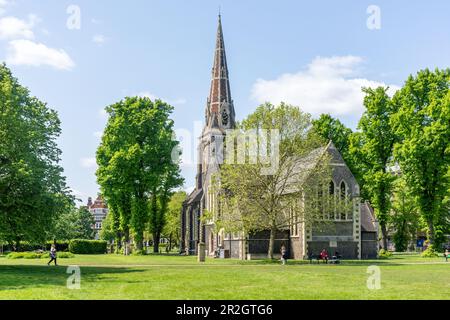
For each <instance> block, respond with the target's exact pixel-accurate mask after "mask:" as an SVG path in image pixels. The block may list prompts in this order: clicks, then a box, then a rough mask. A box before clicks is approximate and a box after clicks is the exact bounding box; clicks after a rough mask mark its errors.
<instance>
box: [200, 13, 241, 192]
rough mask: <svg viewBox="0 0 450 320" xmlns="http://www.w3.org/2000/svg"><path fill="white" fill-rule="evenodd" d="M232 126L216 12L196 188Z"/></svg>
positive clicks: (216, 158) (214, 165) (202, 185)
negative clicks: (214, 39) (214, 38)
mask: <svg viewBox="0 0 450 320" xmlns="http://www.w3.org/2000/svg"><path fill="white" fill-rule="evenodd" d="M234 128H235V111H234V104H233V99H232V98H231V89H230V80H229V73H228V65H227V57H226V52H225V41H224V37H223V30H222V18H221V15H220V14H219V21H218V26H217V34H216V46H215V50H214V61H213V67H212V72H211V85H210V90H209V96H208V98H207V101H206V108H205V126H204V128H203V132H202V136H201V137H200V141H199V148H198V156H199V158H198V159H199V164H198V168H197V177H196V180H197V181H196V187H197V188H201V189H208V188H207V186H206V187H205V184H208V181H207V179H208V176H211V175H212V174H213V173H214V172H216V171H217V170H218V169H219V168H218V166H219V165H220V164H221V163H222V161H223V143H224V139H225V134H226V130H229V129H234Z"/></svg>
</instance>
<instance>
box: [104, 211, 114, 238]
mask: <svg viewBox="0 0 450 320" xmlns="http://www.w3.org/2000/svg"><path fill="white" fill-rule="evenodd" d="M113 219H114V213H112V212H111V211H110V212H108V214H107V215H106V218H105V219H104V220H103V222H102V229H101V230H100V239H101V240H105V241H108V242H112V241H113V240H115V239H116V235H117V233H116V231H115V230H114V225H113V224H114V220H113Z"/></svg>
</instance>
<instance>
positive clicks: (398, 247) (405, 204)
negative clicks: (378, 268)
mask: <svg viewBox="0 0 450 320" xmlns="http://www.w3.org/2000/svg"><path fill="white" fill-rule="evenodd" d="M390 224H391V225H392V229H393V232H394V236H393V241H394V244H395V251H396V252H403V251H406V250H407V249H408V243H409V242H411V241H414V240H415V239H416V238H417V234H418V231H419V230H420V229H421V219H420V214H419V211H418V208H417V203H416V201H415V199H414V197H413V196H412V195H411V192H410V190H409V187H408V185H407V183H406V181H405V179H404V178H400V179H398V180H397V181H396V182H395V184H394V189H393V195H392V215H391V219H390Z"/></svg>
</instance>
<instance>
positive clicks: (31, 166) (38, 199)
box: [0, 64, 73, 244]
mask: <svg viewBox="0 0 450 320" xmlns="http://www.w3.org/2000/svg"><path fill="white" fill-rule="evenodd" d="M60 133H61V129H60V121H59V119H58V115H57V113H56V111H54V110H52V109H50V108H48V106H47V105H46V104H45V103H44V102H41V101H39V100H38V99H37V98H35V97H33V96H31V95H30V92H29V91H28V89H27V88H24V87H22V86H21V85H20V84H19V83H18V81H17V79H15V78H14V77H13V76H12V74H11V71H10V70H9V69H8V68H7V67H6V66H5V65H4V64H3V65H0V212H1V214H0V240H3V241H6V242H8V243H11V244H12V243H16V244H17V243H19V242H20V241H37V242H43V241H45V240H46V238H47V236H48V232H49V231H50V229H51V228H52V223H53V221H54V219H55V218H56V217H58V215H59V214H60V213H61V211H62V210H64V208H65V207H66V205H67V203H70V202H73V197H72V196H70V194H69V191H68V190H67V187H66V183H65V178H64V177H63V176H62V172H63V169H62V168H61V166H60V165H59V161H60V158H61V150H60V149H59V148H58V145H57V141H56V140H57V138H58V136H59V135H60Z"/></svg>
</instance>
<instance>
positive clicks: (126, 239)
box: [123, 228, 130, 255]
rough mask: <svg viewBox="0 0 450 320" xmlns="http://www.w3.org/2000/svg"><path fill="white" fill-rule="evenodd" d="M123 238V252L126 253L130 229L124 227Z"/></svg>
mask: <svg viewBox="0 0 450 320" xmlns="http://www.w3.org/2000/svg"><path fill="white" fill-rule="evenodd" d="M123 238H124V241H125V245H124V251H123V254H124V255H127V253H128V252H127V250H128V243H129V242H130V229H128V228H126V229H125V231H124V236H123Z"/></svg>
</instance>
